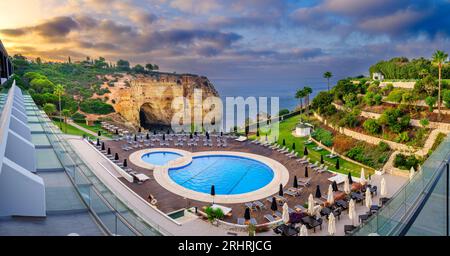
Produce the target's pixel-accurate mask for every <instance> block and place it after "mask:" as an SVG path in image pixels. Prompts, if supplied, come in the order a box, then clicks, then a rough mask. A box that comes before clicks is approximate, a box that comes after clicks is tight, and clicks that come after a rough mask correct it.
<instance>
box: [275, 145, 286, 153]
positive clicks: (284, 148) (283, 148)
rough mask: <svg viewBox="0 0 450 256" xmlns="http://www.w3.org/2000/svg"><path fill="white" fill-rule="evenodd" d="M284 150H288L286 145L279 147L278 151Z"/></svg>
mask: <svg viewBox="0 0 450 256" xmlns="http://www.w3.org/2000/svg"><path fill="white" fill-rule="evenodd" d="M284 150H286V146H284V147H282V148H280V149H277V151H278V152H282V151H284Z"/></svg>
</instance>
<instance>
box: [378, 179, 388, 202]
mask: <svg viewBox="0 0 450 256" xmlns="http://www.w3.org/2000/svg"><path fill="white" fill-rule="evenodd" d="M380 186H381V188H380V196H381V197H386V196H387V193H388V191H387V187H386V180H385V179H384V177H383V178H382V179H381V185H380Z"/></svg>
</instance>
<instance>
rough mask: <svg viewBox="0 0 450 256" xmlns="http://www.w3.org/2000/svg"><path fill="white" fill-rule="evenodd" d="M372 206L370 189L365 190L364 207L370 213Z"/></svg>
mask: <svg viewBox="0 0 450 256" xmlns="http://www.w3.org/2000/svg"><path fill="white" fill-rule="evenodd" d="M371 206H372V194H371V193H370V189H366V207H367V208H368V209H369V211H370V207H371Z"/></svg>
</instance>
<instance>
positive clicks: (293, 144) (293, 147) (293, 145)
mask: <svg viewBox="0 0 450 256" xmlns="http://www.w3.org/2000/svg"><path fill="white" fill-rule="evenodd" d="M292 149H293V150H295V142H294V143H292Z"/></svg>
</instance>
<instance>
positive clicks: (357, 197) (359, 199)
mask: <svg viewBox="0 0 450 256" xmlns="http://www.w3.org/2000/svg"><path fill="white" fill-rule="evenodd" d="M350 197H351V198H352V199H353V200H356V201H357V202H361V203H362V204H363V203H364V202H363V200H364V196H363V195H361V194H359V193H356V192H353V193H351V194H350Z"/></svg>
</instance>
